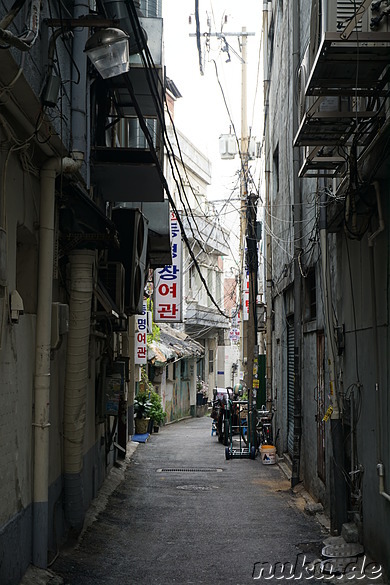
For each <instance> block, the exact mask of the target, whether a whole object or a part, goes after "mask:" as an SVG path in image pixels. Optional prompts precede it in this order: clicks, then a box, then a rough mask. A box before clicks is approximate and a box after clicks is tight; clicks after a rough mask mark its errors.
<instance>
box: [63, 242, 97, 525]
mask: <svg viewBox="0 0 390 585" xmlns="http://www.w3.org/2000/svg"><path fill="white" fill-rule="evenodd" d="M94 263H95V252H94V251H93V250H74V251H73V252H72V253H71V254H70V291H69V293H70V300H69V331H68V348H67V359H66V371H65V397H64V491H65V495H64V506H65V518H66V520H67V521H68V523H69V527H70V530H71V531H72V532H73V533H74V534H78V533H79V532H80V531H81V529H82V527H83V522H84V498H83V481H82V470H83V447H84V433H85V423H86V403H87V388H88V364H89V360H88V355H89V339H90V328H91V305H92V293H93V269H94Z"/></svg>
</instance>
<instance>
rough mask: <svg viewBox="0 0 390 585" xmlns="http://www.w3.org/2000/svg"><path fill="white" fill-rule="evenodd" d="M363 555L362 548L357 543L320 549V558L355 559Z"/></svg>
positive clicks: (333, 545) (331, 545) (329, 545)
mask: <svg viewBox="0 0 390 585" xmlns="http://www.w3.org/2000/svg"><path fill="white" fill-rule="evenodd" d="M363 553H364V548H363V546H362V545H361V544H359V543H357V542H346V543H345V544H344V543H343V544H328V545H326V546H324V548H323V549H322V556H323V557H329V558H343V557H357V556H359V555H362V554H363Z"/></svg>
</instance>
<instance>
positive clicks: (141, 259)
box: [109, 208, 148, 315]
mask: <svg viewBox="0 0 390 585" xmlns="http://www.w3.org/2000/svg"><path fill="white" fill-rule="evenodd" d="M112 220H113V222H114V223H115V225H116V227H117V230H118V234H119V241H120V249H119V250H115V251H110V253H109V259H110V260H115V261H119V262H121V263H122V264H123V266H124V268H125V300H124V308H125V312H126V313H128V314H129V315H140V314H142V303H143V299H144V289H145V284H146V280H147V276H148V266H147V247H148V221H147V219H146V218H145V216H144V215H143V214H142V213H141V212H140V211H139V210H138V209H126V208H117V209H113V210H112Z"/></svg>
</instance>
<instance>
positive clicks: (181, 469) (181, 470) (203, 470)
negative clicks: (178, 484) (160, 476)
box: [156, 467, 223, 473]
mask: <svg viewBox="0 0 390 585" xmlns="http://www.w3.org/2000/svg"><path fill="white" fill-rule="evenodd" d="M156 471H157V473H172V472H173V473H220V472H221V471H223V470H222V469H221V468H220V467H160V468H159V469H157V470H156Z"/></svg>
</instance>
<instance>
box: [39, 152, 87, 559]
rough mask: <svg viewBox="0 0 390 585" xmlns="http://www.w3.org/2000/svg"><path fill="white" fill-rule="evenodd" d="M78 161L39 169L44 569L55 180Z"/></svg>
mask: <svg viewBox="0 0 390 585" xmlns="http://www.w3.org/2000/svg"><path fill="white" fill-rule="evenodd" d="M80 165H81V160H80V159H78V160H75V159H72V158H50V159H49V160H47V161H46V163H45V164H44V165H43V167H42V168H41V173H40V179H41V194H40V220H39V269H38V306H37V319H36V344H35V373H34V413H35V414H34V422H33V427H34V488H33V490H34V491H33V563H34V565H36V566H37V567H41V568H46V567H47V543H48V491H49V427H50V421H49V415H50V349H51V308H52V296H53V295H52V293H53V260H54V218H55V213H54V212H55V179H56V176H57V175H58V174H59V173H73V172H75V171H76V170H78V169H79V168H80Z"/></svg>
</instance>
